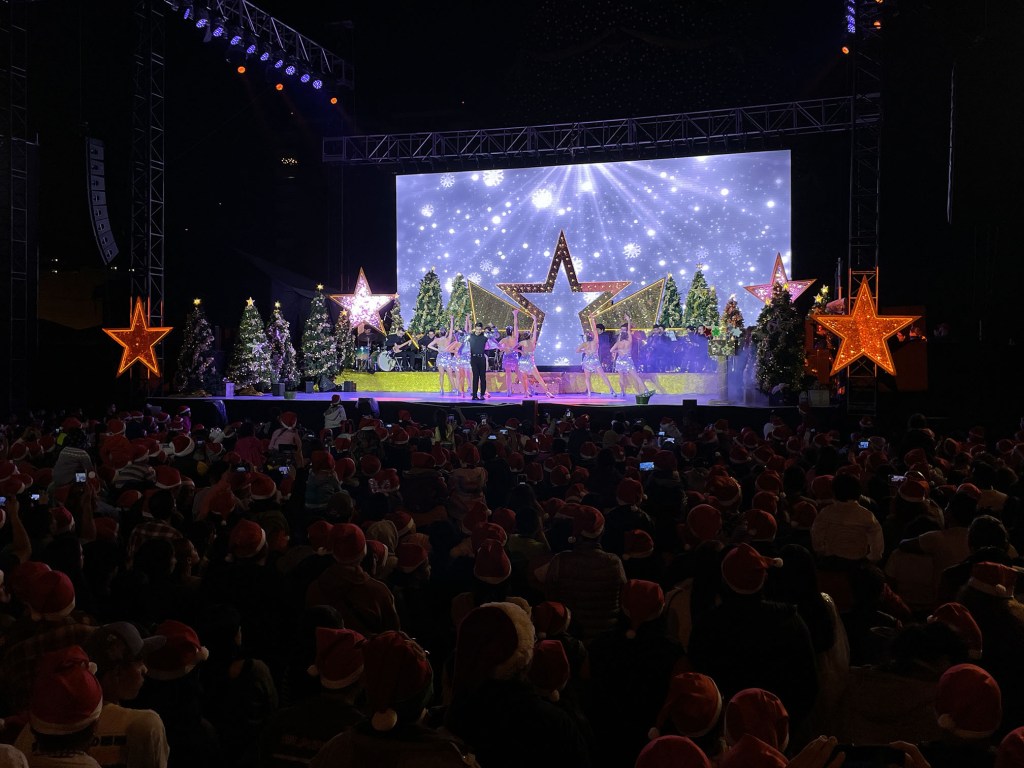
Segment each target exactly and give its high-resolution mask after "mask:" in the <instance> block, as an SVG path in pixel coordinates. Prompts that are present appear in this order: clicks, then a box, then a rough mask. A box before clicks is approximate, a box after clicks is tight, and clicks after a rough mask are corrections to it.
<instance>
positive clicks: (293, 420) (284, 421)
mask: <svg viewBox="0 0 1024 768" xmlns="http://www.w3.org/2000/svg"><path fill="white" fill-rule="evenodd" d="M278 421H280V422H281V426H282V427H284V428H285V429H295V427H296V425H297V424H298V423H299V417H298V415H297V414H296V413H295V412H294V411H285V412H284V413H282V414H281V416H280V417H279V418H278Z"/></svg>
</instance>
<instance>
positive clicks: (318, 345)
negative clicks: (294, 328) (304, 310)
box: [301, 285, 338, 382]
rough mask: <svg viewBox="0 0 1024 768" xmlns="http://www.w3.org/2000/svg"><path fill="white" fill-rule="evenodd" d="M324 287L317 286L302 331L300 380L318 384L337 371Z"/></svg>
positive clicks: (336, 358)
mask: <svg viewBox="0 0 1024 768" xmlns="http://www.w3.org/2000/svg"><path fill="white" fill-rule="evenodd" d="M335 347H336V342H335V339H334V332H333V329H332V328H331V316H330V314H329V313H328V312H327V299H326V297H325V296H324V287H323V286H322V285H318V286H317V287H316V294H314V296H313V301H312V302H311V303H310V305H309V317H308V318H306V326H305V328H304V329H303V331H302V369H301V370H302V378H304V379H307V380H311V381H314V382H319V381H320V379H321V377H323V376H331V375H333V374H334V372H335V371H336V370H337V366H338V353H337V350H336V348H335Z"/></svg>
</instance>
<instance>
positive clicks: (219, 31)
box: [213, 19, 228, 37]
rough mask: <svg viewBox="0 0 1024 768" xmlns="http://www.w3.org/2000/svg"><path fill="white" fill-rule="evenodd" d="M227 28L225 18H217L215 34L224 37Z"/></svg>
mask: <svg viewBox="0 0 1024 768" xmlns="http://www.w3.org/2000/svg"><path fill="white" fill-rule="evenodd" d="M227 29H228V27H227V24H226V23H225V22H224V19H217V20H216V21H215V22H214V23H213V36H214V37H224V33H225V32H227Z"/></svg>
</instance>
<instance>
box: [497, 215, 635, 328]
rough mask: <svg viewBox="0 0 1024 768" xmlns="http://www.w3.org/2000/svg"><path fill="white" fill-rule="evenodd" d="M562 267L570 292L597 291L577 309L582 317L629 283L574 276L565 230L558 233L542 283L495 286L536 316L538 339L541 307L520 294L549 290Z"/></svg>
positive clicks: (542, 315)
mask: <svg viewBox="0 0 1024 768" xmlns="http://www.w3.org/2000/svg"><path fill="white" fill-rule="evenodd" d="M559 269H564V270H565V277H566V279H567V280H568V281H569V288H570V289H571V290H572V292H573V293H592V292H593V293H600V294H602V295H601V296H598V297H597V299H595V300H594V301H592V302H591V303H590V304H588V305H587V306H586V307H585V308H584V309H583V310H582V311H581V312H580V317H581V321H580V323H581V327H582V318H583V317H587V316H588V315H589V314H591V313H594V312H596V311H597V310H599V309H600V308H602V307H604V306H606V305H607V304H608V302H609V301H610V300H611V298H612V297H614V296H615V295H617V294H618V293H620V292H621V291H622V290H623V289H625V288H626V286H628V285H629V284H630V282H631V281H629V280H606V281H603V282H585V283H581V282H580V281H579V278H577V277H576V268H575V267H574V266H573V265H572V256H571V255H570V253H569V245H568V243H566V241H565V232H564V231H561V232H559V233H558V244H557V245H556V246H555V253H554V255H553V256H552V257H551V266H550V267H548V277H547V280H545V281H544V282H543V283H498V284H497V287H498V289H499V290H501V291H504V292H505V294H507V295H508V297H509V298H510V299H512V300H513V301H514V302H516V304H518V305H519V306H521V307H522V308H523V309H525V310H526V311H527V312H529V313H530V314H531V315H532V316H533V317H535V318H537V330H536V333H535V334H534V338H535V339H536V340H538V341H539V339H540V333H541V330H542V329H543V327H544V310H542V309H541V308H540V307H538V306H537V305H536V304H534V303H533V302H532V301H530V300H529V299H528V298H526V296H524V295H523V294H526V293H551V292H552V291H553V290H554V287H555V280H556V279H558V270H559Z"/></svg>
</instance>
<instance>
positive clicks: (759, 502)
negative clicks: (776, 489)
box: [750, 491, 779, 515]
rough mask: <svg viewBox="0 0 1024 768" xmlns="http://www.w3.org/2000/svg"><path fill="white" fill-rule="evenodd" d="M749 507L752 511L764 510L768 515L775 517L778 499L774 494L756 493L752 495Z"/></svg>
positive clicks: (777, 509)
mask: <svg viewBox="0 0 1024 768" xmlns="http://www.w3.org/2000/svg"><path fill="white" fill-rule="evenodd" d="M750 506H751V507H753V508H754V509H761V510H764V511H765V512H767V513H768V514H770V515H775V514H776V513H777V512H778V511H779V497H778V496H776V495H775V494H774V493H768V492H767V491H758V492H757V493H755V494H754V498H752V499H751V500H750Z"/></svg>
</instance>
